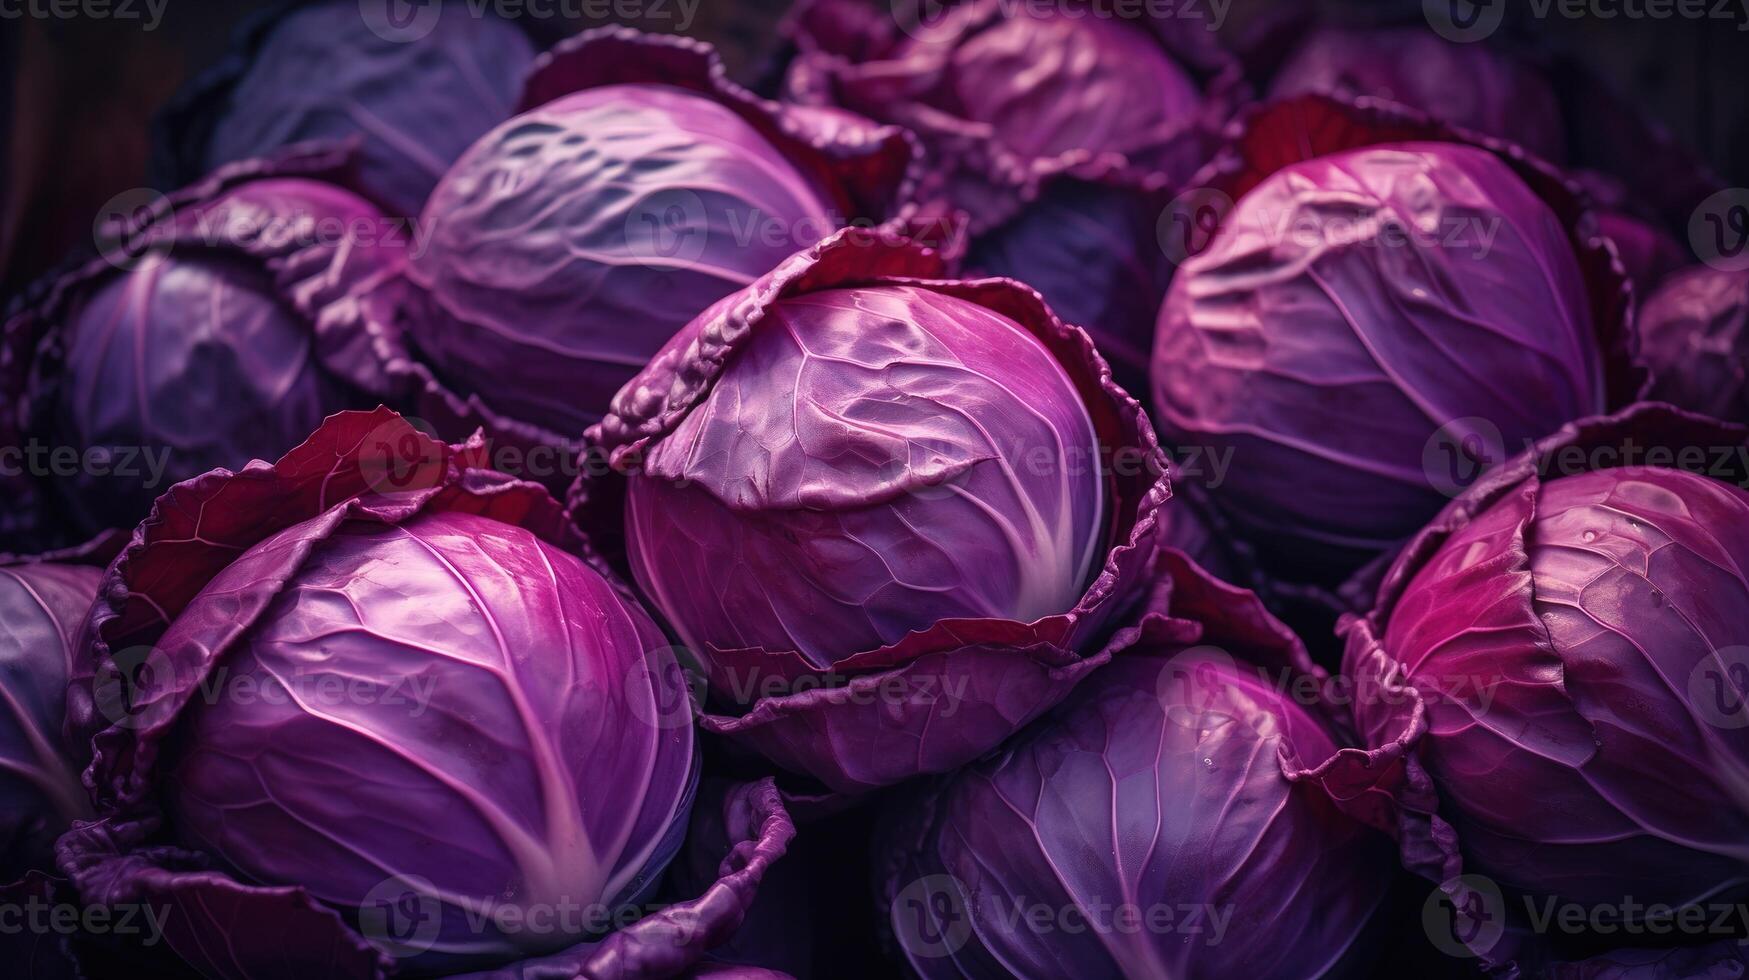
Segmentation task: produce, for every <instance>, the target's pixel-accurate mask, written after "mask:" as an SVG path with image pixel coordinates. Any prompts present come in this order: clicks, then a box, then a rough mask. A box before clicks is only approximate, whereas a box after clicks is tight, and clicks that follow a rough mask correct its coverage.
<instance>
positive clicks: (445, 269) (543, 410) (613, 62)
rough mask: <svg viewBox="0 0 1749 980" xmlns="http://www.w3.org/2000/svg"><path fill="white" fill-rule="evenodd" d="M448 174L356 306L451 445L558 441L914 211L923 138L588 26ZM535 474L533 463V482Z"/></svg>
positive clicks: (658, 45) (694, 50) (679, 47)
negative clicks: (781, 289)
mask: <svg viewBox="0 0 1749 980" xmlns="http://www.w3.org/2000/svg"><path fill="white" fill-rule="evenodd" d="M520 112H521V114H520V115H518V116H515V117H514V118H512V119H510V120H509V121H507V122H505V123H503V124H502V125H500V126H498V127H497V128H495V129H493V130H492V131H491V132H489V133H487V134H486V135H485V136H484V137H482V138H481V139H480V140H479V141H478V142H476V143H475V144H474V146H473V147H472V148H470V149H469V150H468V151H467V152H466V153H464V154H463V155H462V157H461V158H460V159H459V160H457V161H456V164H455V165H454V166H453V167H452V168H450V170H449V172H448V173H447V174H446V175H445V176H444V178H443V180H442V181H441V182H440V183H439V184H438V187H437V189H436V190H435V191H434V192H433V193H432V196H431V200H430V201H429V202H428V204H427V205H426V209H425V212H424V217H423V219H422V223H423V225H424V227H425V228H427V229H428V230H429V233H430V234H429V241H428V242H427V243H426V244H425V246H424V247H423V248H421V249H419V250H418V252H417V254H416V255H415V256H414V257H413V258H412V260H411V262H410V263H409V264H408V265H407V267H406V270H405V275H404V276H397V277H390V278H389V279H387V280H385V281H384V282H382V283H380V284H379V285H378V287H377V288H376V289H374V290H372V291H370V292H369V293H367V294H366V295H364V296H362V297H361V298H360V303H359V306H357V307H356V308H355V312H356V313H357V314H358V315H359V316H360V317H362V318H363V319H364V320H365V321H366V324H367V326H368V329H369V330H370V331H371V332H372V333H373V335H375V336H377V337H378V338H379V339H380V340H381V342H382V343H383V344H384V345H385V349H386V350H388V351H390V352H391V356H390V358H389V362H390V365H391V368H392V369H393V370H394V371H395V372H396V375H397V377H398V378H400V380H401V381H402V383H403V384H405V385H407V386H409V387H410V389H411V393H412V395H413V396H414V397H415V399H416V405H417V408H416V410H417V412H418V414H419V415H420V416H421V417H423V418H425V419H427V420H429V421H431V422H433V423H434V424H436V425H437V427H438V429H439V431H440V432H443V433H453V434H456V435H459V434H461V433H465V432H468V431H471V430H472V429H473V428H475V427H476V426H482V425H483V426H484V427H485V428H486V430H487V434H488V436H490V437H491V438H492V439H493V440H494V441H495V442H502V443H504V444H506V445H511V446H514V447H519V448H522V449H524V450H526V449H529V448H533V447H545V448H546V450H547V452H549V453H552V452H553V451H554V450H555V449H557V450H559V451H558V452H557V453H556V454H555V455H556V456H557V457H558V458H557V459H556V460H554V461H552V462H551V463H550V464H549V465H550V466H551V469H552V472H551V473H550V474H542V475H543V476H546V475H550V476H552V477H553V479H550V480H548V482H549V483H551V484H553V485H555V486H563V484H564V483H566V482H568V481H569V475H567V476H566V477H565V478H564V479H558V478H557V475H558V471H559V469H560V468H562V467H563V466H564V465H566V464H568V463H569V462H570V458H569V457H570V456H571V455H572V454H573V453H574V451H575V449H576V448H577V447H578V446H579V445H580V437H581V434H582V432H583V430H584V429H585V428H586V427H587V426H589V425H590V424H591V423H593V422H595V421H597V420H598V419H600V418H601V416H602V414H603V413H604V412H605V411H606V410H607V406H608V403H609V400H610V399H611V398H612V397H613V395H614V393H615V392H617V391H618V390H619V388H620V386H621V385H623V384H625V383H626V382H627V381H629V380H630V379H631V378H632V376H633V375H634V374H636V373H637V372H638V370H639V369H640V368H642V367H643V366H644V364H645V363H646V362H647V361H648V360H649V359H650V356H651V355H652V354H654V353H655V352H656V351H657V350H658V349H659V348H660V347H661V346H662V344H663V342H665V341H666V340H667V339H668V337H669V336H670V335H671V334H673V333H674V331H675V330H677V329H679V328H680V327H682V326H684V325H685V324H686V323H687V321H689V320H691V319H692V318H693V317H695V316H697V315H698V314H699V313H700V312H701V311H703V310H704V309H705V307H707V306H709V305H710V304H711V303H713V302H715V301H716V300H718V299H720V298H721V297H723V296H725V295H727V294H729V293H730V292H733V291H734V290H737V289H740V288H742V287H744V286H746V285H747V284H748V283H750V282H752V281H753V280H754V279H756V278H757V277H759V276H761V275H763V274H765V273H766V272H768V271H770V270H771V269H772V268H773V267H774V266H776V265H777V264H778V263H779V262H780V261H782V260H783V259H784V258H786V257H788V256H789V254H790V253H791V252H794V251H795V250H797V249H798V248H802V247H805V246H807V245H810V244H812V243H813V242H815V241H817V240H819V239H820V238H822V237H824V236H825V235H827V234H829V233H830V232H832V231H833V230H835V229H837V228H838V227H840V226H842V225H844V224H846V223H849V222H851V221H872V222H881V221H886V220H889V219H892V218H895V217H897V216H899V215H900V213H901V211H903V210H904V209H905V208H906V207H907V206H908V205H907V202H908V200H909V197H910V189H911V186H912V176H911V168H912V167H913V166H914V165H915V163H916V153H915V150H914V147H913V144H912V141H911V139H910V137H909V136H908V135H907V134H905V133H904V132H903V131H901V130H899V129H898V128H896V127H893V126H877V125H874V124H872V123H868V122H866V121H863V120H859V119H854V118H851V117H849V116H847V115H843V114H840V115H837V116H833V117H831V118H827V117H825V116H823V115H822V114H820V113H818V112H816V111H813V110H803V109H795V108H792V107H784V106H779V105H777V104H775V103H772V102H767V101H765V100H763V99H759V98H757V97H755V96H754V95H752V94H751V93H749V92H747V91H746V90H744V89H742V88H741V87H739V86H737V85H735V84H734V83H733V82H731V81H729V80H728V78H727V76H726V75H725V73H724V71H723V67H722V64H721V62H720V61H719V60H718V59H717V55H716V53H715V51H714V50H712V49H711V48H710V47H709V46H708V45H705V44H703V43H700V42H698V41H694V40H691V39H688V38H682V37H671V36H656V35H643V34H639V33H638V32H636V31H632V30H627V29H624V28H602V29H599V30H594V31H588V32H585V33H583V34H581V35H578V36H577V37H575V38H571V39H568V40H566V41H564V42H562V43H561V44H559V45H558V46H557V47H556V48H554V49H553V50H552V51H550V52H548V53H546V54H543V55H541V56H540V58H539V59H538V60H537V61H536V63H535V67H534V69H533V71H532V73H531V75H530V78H529V80H528V82H527V87H526V90H525V92H524V94H523V99H522V103H521V106H520ZM530 472H531V473H532V468H531V470H530Z"/></svg>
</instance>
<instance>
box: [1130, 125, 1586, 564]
mask: <svg viewBox="0 0 1749 980" xmlns="http://www.w3.org/2000/svg"><path fill="white" fill-rule="evenodd" d="M1152 382H1153V394H1154V407H1155V410H1156V413H1157V417H1158V419H1159V420H1160V423H1161V427H1162V429H1163V431H1164V433H1165V435H1166V437H1167V441H1168V442H1170V443H1172V444H1174V445H1179V446H1198V447H1204V448H1205V449H1206V451H1207V452H1209V453H1211V454H1215V455H1226V456H1227V457H1228V458H1229V459H1230V460H1231V463H1230V467H1229V472H1228V474H1227V476H1226V479H1225V482H1224V483H1223V484H1222V486H1221V487H1220V488H1219V490H1218V492H1217V493H1215V494H1213V496H1214V499H1215V501H1216V503H1217V505H1218V506H1219V507H1220V508H1221V509H1222V511H1223V513H1224V514H1225V515H1226V516H1228V517H1229V518H1230V519H1231V520H1232V523H1233V524H1234V525H1235V526H1236V527H1237V528H1238V529H1239V530H1240V532H1241V533H1243V534H1245V535H1247V536H1248V537H1249V538H1251V539H1252V540H1253V541H1255V542H1256V544H1257V546H1258V548H1259V551H1260V552H1261V553H1262V554H1263V556H1264V558H1265V560H1266V561H1267V562H1268V563H1269V564H1270V565H1271V566H1273V567H1274V568H1275V569H1276V570H1277V571H1278V572H1282V573H1286V574H1288V575H1289V576H1290V577H1296V578H1300V579H1302V580H1307V579H1311V580H1319V579H1327V578H1329V577H1330V576H1332V575H1338V576H1339V575H1341V574H1343V573H1345V572H1346V571H1348V570H1351V569H1352V568H1354V567H1355V566H1357V565H1359V564H1360V563H1361V562H1363V561H1364V560H1366V559H1367V558H1369V557H1370V556H1372V555H1374V554H1376V553H1377V552H1379V551H1381V550H1383V549H1384V548H1386V547H1388V546H1389V545H1390V544H1391V543H1392V542H1394V541H1397V540H1399V539H1401V538H1404V537H1407V536H1408V535H1409V534H1411V533H1413V532H1414V531H1415V530H1416V529H1417V528H1419V527H1420V526H1421V525H1422V523H1423V522H1425V521H1426V520H1427V519H1428V518H1429V517H1431V516H1432V515H1433V514H1434V513H1435V512H1436V511H1438V509H1439V507H1440V505H1441V504H1442V503H1444V502H1445V500H1446V499H1448V498H1447V494H1449V493H1452V492H1455V490H1456V489H1460V488H1461V487H1462V486H1463V485H1464V483H1465V482H1466V481H1467V479H1469V478H1472V477H1473V476H1474V473H1475V472H1476V471H1477V470H1479V469H1480V468H1481V467H1483V466H1485V465H1488V464H1490V463H1497V462H1499V461H1500V460H1501V459H1502V458H1503V454H1504V451H1505V449H1507V448H1516V447H1519V446H1522V445H1523V444H1524V443H1525V442H1527V441H1528V440H1531V439H1534V438H1536V437H1537V436H1539V435H1541V434H1542V433H1544V432H1546V431H1547V430H1548V428H1549V425H1550V423H1551V420H1556V421H1558V420H1565V419H1572V418H1577V417H1581V416H1584V415H1587V414H1591V413H1594V412H1596V411H1599V410H1601V408H1602V407H1603V405H1604V398H1605V388H1604V378H1603V358H1602V354H1601V353H1600V350H1599V345H1598V341H1597V340H1596V333H1595V331H1594V328H1593V323H1592V313H1591V310H1590V309H1589V306H1588V299H1587V289H1586V280H1585V279H1584V278H1583V277H1582V275H1581V271H1580V267H1579V264H1578V262H1577V260H1576V258H1575V253H1574V251H1573V247H1572V246H1571V245H1570V244H1569V239H1568V237H1567V234H1566V232H1565V230H1564V228H1563V226H1562V224H1561V222H1560V221H1559V220H1558V219H1557V217H1556V215H1555V213H1554V212H1553V211H1552V210H1551V209H1550V207H1549V206H1548V205H1547V204H1545V203H1544V202H1543V200H1542V199H1540V198H1539V197H1538V196H1537V195H1536V194H1534V193H1533V192H1532V191H1531V189H1530V188H1529V187H1528V186H1527V185H1526V184H1525V183H1524V181H1522V180H1521V179H1519V177H1518V176H1516V175H1515V174H1514V173H1513V172H1512V171H1511V170H1510V169H1508V168H1507V167H1506V166H1505V164H1504V163H1502V162H1501V160H1500V158H1498V157H1497V156H1495V155H1493V154H1492V153H1489V152H1486V151H1484V150H1481V149H1477V148H1474V147H1470V146H1465V145H1459V144H1454V143H1402V144H1385V145H1376V146H1368V147H1364V148H1360V149H1353V150H1347V151H1344V152H1339V153H1334V154H1330V155H1327V156H1322V157H1316V158H1313V159H1310V160H1306V161H1303V162H1298V163H1293V164H1290V165H1288V166H1286V167H1283V168H1281V169H1280V170H1277V171H1276V172H1274V173H1273V174H1271V175H1269V176H1268V177H1266V178H1264V179H1263V180H1262V181H1261V182H1260V183H1258V184H1257V185H1256V186H1255V187H1254V188H1253V189H1251V190H1250V191H1249V192H1248V193H1246V194H1244V195H1243V196H1242V197H1241V198H1240V199H1239V201H1238V203H1237V204H1236V205H1235V207H1234V208H1233V210H1232V211H1231V213H1230V214H1228V215H1227V217H1226V220H1225V222H1224V224H1223V225H1222V226H1221V227H1220V229H1219V231H1218V232H1217V233H1216V234H1215V235H1214V237H1213V239H1212V240H1211V242H1210V245H1209V247H1208V249H1207V250H1206V251H1204V252H1203V253H1202V254H1200V255H1197V256H1195V257H1194V258H1192V259H1190V260H1189V261H1187V262H1186V263H1185V264H1184V265H1183V266H1181V267H1180V269H1179V272H1178V274H1177V276H1176V278H1175V279H1174V280H1173V283H1172V286H1171V289H1170V290H1169V292H1168V294H1167V298H1166V302H1165V304H1164V305H1163V306H1162V308H1161V310H1160V318H1159V330H1158V334H1157V336H1156V338H1155V348H1154V360H1153V367H1152Z"/></svg>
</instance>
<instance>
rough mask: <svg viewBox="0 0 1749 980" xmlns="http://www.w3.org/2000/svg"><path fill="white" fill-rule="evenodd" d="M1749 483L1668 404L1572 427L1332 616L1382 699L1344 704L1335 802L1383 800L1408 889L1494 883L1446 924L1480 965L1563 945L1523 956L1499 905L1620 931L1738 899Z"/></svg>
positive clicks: (1743, 451) (1747, 835)
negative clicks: (1366, 594)
mask: <svg viewBox="0 0 1749 980" xmlns="http://www.w3.org/2000/svg"><path fill="white" fill-rule="evenodd" d="M1671 461H1675V462H1676V463H1679V464H1680V465H1682V466H1696V467H1698V468H1700V469H1703V470H1705V471H1706V472H1704V473H1703V472H1693V471H1690V470H1687V469H1681V468H1677V467H1676V466H1673V465H1668V464H1669V463H1670V462H1671ZM1708 473H1711V474H1713V475H1707V474H1708ZM1745 486H1749V432H1746V431H1745V430H1744V429H1743V428H1742V427H1741V426H1734V425H1728V424H1725V423H1719V422H1715V421H1712V420H1707V419H1703V418H1702V417H1700V416H1694V415H1687V414H1685V413H1682V412H1679V411H1678V410H1676V409H1673V408H1670V407H1669V406H1665V405H1658V404H1646V405H1640V406H1636V407H1634V408H1632V409H1629V410H1628V411H1626V412H1624V413H1622V414H1620V415H1618V416H1613V417H1607V418H1596V419H1589V420H1585V421H1582V422H1579V423H1574V424H1571V425H1568V426H1567V427H1565V428H1564V429H1562V430H1561V431H1560V432H1558V433H1556V434H1555V435H1553V436H1551V437H1549V438H1547V439H1545V440H1543V441H1541V442H1539V443H1538V444H1536V445H1535V446H1533V447H1532V449H1531V450H1530V451H1528V452H1527V453H1525V454H1523V455H1521V456H1520V457H1517V458H1515V459H1513V460H1511V461H1509V462H1507V463H1505V464H1503V465H1502V466H1500V467H1498V468H1496V469H1495V470H1493V471H1491V472H1490V473H1489V474H1488V475H1486V476H1484V477H1483V478H1482V480H1481V481H1480V482H1478V483H1477V484H1476V485H1474V486H1473V487H1471V488H1470V490H1468V491H1466V493H1465V494H1464V495H1463V496H1461V497H1459V498H1458V499H1457V500H1455V501H1454V502H1453V503H1452V505H1451V506H1450V507H1449V508H1447V509H1446V510H1445V511H1444V512H1443V513H1442V514H1441V515H1440V516H1439V517H1438V519H1436V520H1435V521H1434V522H1433V523H1432V524H1431V525H1429V527H1428V528H1427V529H1426V530H1424V531H1423V532H1422V533H1421V534H1419V535H1417V536H1416V538H1415V539H1414V540H1413V541H1411V542H1410V543H1409V544H1408V545H1407V546H1406V548H1405V550H1404V551H1403V553H1402V554H1401V555H1400V556H1399V557H1398V558H1397V559H1396V561H1395V563H1394V565H1393V566H1392V568H1391V569H1390V571H1389V572H1388V573H1387V575H1386V576H1385V578H1384V581H1383V584H1382V586H1381V588H1380V590H1379V594H1378V598H1377V603H1376V605H1375V606H1374V608H1373V609H1372V611H1371V612H1369V613H1367V614H1366V615H1364V616H1359V617H1355V616H1351V617H1347V618H1345V620H1344V622H1343V625H1342V630H1343V632H1344V635H1345V639H1346V642H1347V651H1346V654H1345V657H1344V661H1343V672H1344V674H1345V675H1347V676H1348V677H1350V678H1353V679H1354V681H1355V684H1356V687H1357V689H1359V690H1362V691H1376V692H1379V696H1377V697H1365V698H1357V699H1356V700H1355V701H1354V704H1355V721H1356V728H1357V730H1358V731H1359V733H1360V736H1361V740H1362V744H1363V746H1366V747H1367V751H1365V752H1362V751H1359V750H1350V751H1349V752H1347V753H1344V755H1345V757H1347V758H1346V761H1343V760H1339V761H1338V763H1336V764H1334V765H1332V766H1331V767H1329V769H1328V772H1329V774H1331V775H1334V776H1335V777H1336V779H1335V782H1334V783H1333V785H1337V786H1340V787H1341V789H1339V790H1338V791H1339V792H1340V793H1341V794H1342V795H1343V796H1344V797H1345V798H1347V799H1351V800H1367V799H1371V800H1374V801H1376V800H1377V799H1378V798H1379V797H1378V794H1377V793H1375V792H1373V790H1375V789H1384V790H1386V791H1388V793H1389V795H1390V798H1391V799H1392V801H1393V802H1392V805H1391V806H1390V807H1389V808H1382V809H1381V808H1374V810H1373V812H1374V813H1375V814H1378V813H1382V814H1385V815H1386V816H1385V823H1386V825H1388V826H1391V827H1392V829H1394V830H1395V831H1396V832H1397V833H1398V835H1399V836H1400V838H1401V842H1402V850H1403V855H1404V858H1405V861H1406V862H1407V863H1408V864H1409V866H1410V868H1411V870H1414V871H1417V872H1419V873H1420V874H1422V875H1424V876H1426V877H1428V878H1430V879H1431V880H1433V881H1435V882H1442V883H1443V885H1442V887H1445V888H1446V889H1447V890H1448V891H1454V889H1456V890H1461V889H1463V888H1469V889H1472V890H1473V889H1475V888H1476V887H1477V885H1476V883H1475V878H1474V877H1466V878H1462V879H1460V878H1459V876H1460V875H1468V876H1481V877H1485V878H1486V879H1488V880H1489V881H1491V882H1492V883H1493V892H1494V895H1495V896H1496V897H1495V899H1494V902H1495V904H1494V905H1492V906H1490V905H1489V904H1487V903H1483V904H1482V905H1480V906H1479V907H1478V906H1476V905H1475V904H1474V903H1472V902H1467V901H1455V902H1454V905H1456V906H1458V907H1459V908H1460V909H1462V910H1464V911H1463V913H1462V914H1464V915H1471V914H1472V913H1474V916H1473V917H1474V918H1475V920H1476V921H1473V922H1470V923H1467V924H1461V927H1460V926H1454V929H1453V934H1454V936H1457V937H1460V938H1462V939H1464V941H1466V942H1469V943H1470V944H1471V948H1472V951H1473V952H1474V954H1475V955H1479V956H1483V957H1485V958H1486V959H1487V960H1488V961H1490V963H1491V964H1498V963H1500V962H1504V961H1509V960H1514V959H1516V960H1519V961H1520V962H1534V961H1535V960H1537V959H1538V958H1540V957H1543V956H1547V955H1549V954H1548V950H1547V949H1544V948H1543V947H1545V946H1548V947H1551V948H1552V947H1553V945H1554V939H1555V938H1562V939H1563V942H1564V943H1566V944H1570V943H1572V942H1575V941H1576V940H1575V939H1567V938H1565V937H1539V938H1538V939H1536V940H1526V939H1523V938H1522V936H1521V935H1520V934H1518V933H1516V932H1515V931H1514V930H1513V928H1512V925H1513V922H1514V921H1516V923H1517V925H1518V926H1519V927H1524V926H1526V925H1528V920H1526V919H1524V918H1523V916H1521V915H1514V914H1512V913H1513V910H1514V909H1518V908H1521V906H1517V905H1516V904H1513V903H1512V902H1510V901H1508V903H1507V904H1506V905H1505V907H1504V908H1502V907H1500V905H1499V904H1498V903H1499V901H1500V899H1499V897H1498V896H1500V894H1501V893H1502V892H1504V894H1506V895H1509V896H1510V895H1520V896H1527V897H1528V899H1529V900H1530V902H1531V903H1533V907H1540V906H1535V903H1539V902H1543V901H1545V900H1549V899H1553V900H1555V901H1558V902H1562V903H1572V904H1574V905H1577V906H1579V907H1580V908H1581V909H1582V910H1584V911H1585V913H1586V916H1587V921H1588V922H1589V921H1598V920H1597V919H1596V918H1594V917H1593V916H1594V914H1602V915H1605V916H1608V917H1609V921H1611V922H1614V923H1618V924H1619V923H1625V924H1626V925H1628V926H1630V927H1640V926H1643V924H1644V923H1645V922H1646V921H1648V916H1649V915H1652V914H1655V913H1649V912H1648V906H1654V907H1655V906H1656V905H1658V904H1663V905H1664V906H1666V907H1667V908H1681V907H1683V906H1685V905H1689V904H1697V905H1698V904H1700V903H1706V902H1726V903H1729V902H1737V901H1741V900H1742V899H1743V898H1744V896H1745V895H1749V845H1746V844H1745V841H1749V798H1746V797H1745V795H1744V792H1743V787H1744V785H1745V780H1746V779H1749V716H1746V715H1745V710H1746V709H1745V704H1746V701H1745V697H1746V696H1749V668H1746V667H1745V664H1749V645H1746V644H1749V573H1746V571H1745V570H1746V569H1749V490H1745V489H1744V488H1745ZM1351 763H1358V765H1350V764H1351ZM1483 890H1484V891H1485V890H1486V889H1483ZM1454 894H1455V893H1454ZM1490 917H1493V921H1492V922H1489V921H1487V920H1488V919H1489V918H1490ZM1502 922H1505V923H1506V925H1505V927H1504V929H1503V926H1502ZM1619 928H1620V927H1619V925H1618V927H1617V931H1618V932H1619ZM1622 935H1625V934H1617V935H1610V934H1608V933H1607V931H1606V932H1605V934H1603V935H1601V936H1600V937H1599V936H1593V937H1592V938H1594V939H1596V938H1601V939H1602V940H1604V941H1605V942H1608V941H1611V940H1613V941H1614V942H1620V941H1621V939H1622Z"/></svg>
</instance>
